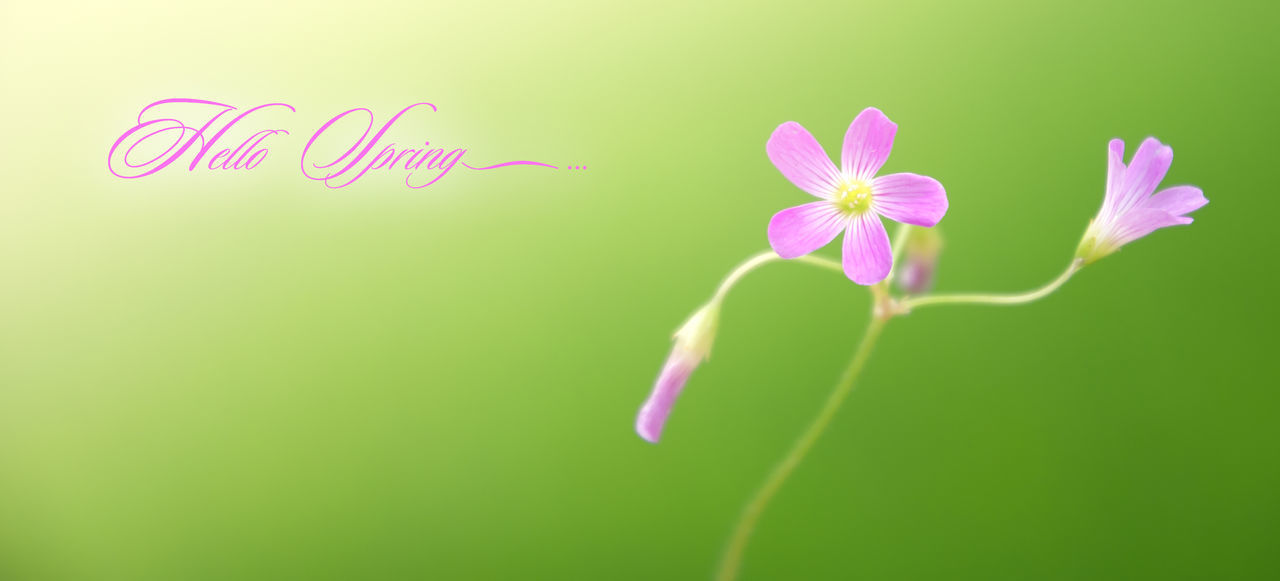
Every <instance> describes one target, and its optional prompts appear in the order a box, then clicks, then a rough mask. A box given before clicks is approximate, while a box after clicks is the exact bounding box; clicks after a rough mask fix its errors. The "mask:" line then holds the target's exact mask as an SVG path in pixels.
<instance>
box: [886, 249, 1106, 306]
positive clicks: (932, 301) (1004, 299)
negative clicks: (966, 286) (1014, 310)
mask: <svg viewBox="0 0 1280 581" xmlns="http://www.w3.org/2000/svg"><path fill="white" fill-rule="evenodd" d="M1083 266H1084V264H1083V261H1082V260H1081V259H1079V258H1077V259H1075V260H1072V261H1071V264H1070V265H1068V266H1067V269H1066V270H1064V271H1062V274H1060V275H1058V278H1055V279H1053V281H1051V282H1049V284H1046V285H1044V286H1042V287H1040V288H1038V289H1035V290H1033V291H1027V292H1025V293H1019V294H1012V295H995V294H977V293H971V294H955V295H929V296H923V297H917V298H914V299H905V300H903V301H901V302H900V303H899V304H898V309H897V310H898V313H899V314H901V313H908V312H911V311H912V310H913V309H918V308H920V307H925V306H929V305H956V304H978V305H1020V304H1023V303H1029V302H1032V301H1036V300H1039V299H1042V298H1044V297H1046V296H1048V295H1049V294H1050V293H1052V292H1053V291H1056V290H1058V288H1059V287H1061V286H1062V285H1064V284H1066V282H1067V281H1068V280H1071V276H1072V275H1074V274H1075V273H1076V272H1077V271H1079V270H1080V268H1082V267H1083Z"/></svg>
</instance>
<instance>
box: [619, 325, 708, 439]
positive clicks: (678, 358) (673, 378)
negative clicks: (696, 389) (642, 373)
mask: <svg viewBox="0 0 1280 581" xmlns="http://www.w3.org/2000/svg"><path fill="white" fill-rule="evenodd" d="M719 322H720V304H719V302H718V301H717V302H712V303H711V304H708V305H706V306H704V307H702V308H701V309H698V311H697V312H696V313H694V314H693V316H692V317H689V320H688V321H685V323H684V325H682V326H681V327H680V329H679V330H678V331H676V334H675V345H673V346H672V348H671V355H668V356H667V362H666V364H664V365H663V366H662V372H661V373H659V374H658V380H657V381H656V382H654V384H653V391H651V392H649V399H647V400H645V402H644V405H643V406H641V407H640V414H639V415H637V416H636V433H637V434H640V437H641V438H644V439H646V440H648V441H650V442H653V443H655V444H656V443H657V442H658V438H660V437H661V436H662V427H663V426H664V425H665V424H666V423H667V416H668V415H669V414H670V413H671V406H673V405H675V403H676V398H677V397H679V395H680V392H681V391H682V390H684V384H685V382H687V381H689V376H690V375H692V374H693V370H694V369H696V368H697V367H698V364H700V363H702V361H703V360H704V359H706V358H707V357H709V356H710V355H711V344H712V343H713V342H714V341H715V338H716V327H717V326H718V324H719Z"/></svg>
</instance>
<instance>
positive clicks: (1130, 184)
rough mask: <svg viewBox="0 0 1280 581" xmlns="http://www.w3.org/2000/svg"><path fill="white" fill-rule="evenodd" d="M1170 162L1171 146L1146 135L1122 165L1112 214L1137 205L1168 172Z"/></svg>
mask: <svg viewBox="0 0 1280 581" xmlns="http://www.w3.org/2000/svg"><path fill="white" fill-rule="evenodd" d="M1171 164H1173V148H1172V147H1169V146H1167V145H1164V144H1162V143H1160V140H1158V139H1156V138H1154V137H1148V138H1146V139H1144V140H1143V141H1142V145H1139V146H1138V151H1135V152H1134V153H1133V159H1132V160H1131V161H1130V162H1129V166H1128V167H1127V168H1125V171H1124V180H1122V181H1121V185H1120V192H1119V194H1120V195H1119V197H1118V198H1117V199H1116V206H1115V214H1114V215H1115V217H1117V218H1119V217H1120V216H1121V215H1122V214H1124V213H1125V212H1127V211H1129V210H1131V209H1133V208H1135V207H1137V206H1138V205H1139V204H1141V203H1142V202H1143V201H1144V200H1146V198H1147V197H1148V196H1150V195H1151V194H1152V193H1154V192H1155V191H1156V188H1157V187H1159V186H1160V180H1163V179H1164V175H1165V174H1166V173H1169V166H1170V165H1171Z"/></svg>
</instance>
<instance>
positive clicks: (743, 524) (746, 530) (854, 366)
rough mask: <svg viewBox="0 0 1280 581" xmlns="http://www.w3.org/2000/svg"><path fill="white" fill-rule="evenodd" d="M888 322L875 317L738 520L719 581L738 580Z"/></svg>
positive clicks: (718, 572) (719, 570) (726, 551)
mask: <svg viewBox="0 0 1280 581" xmlns="http://www.w3.org/2000/svg"><path fill="white" fill-rule="evenodd" d="M886 322H888V319H887V318H884V317H872V319H871V322H870V323H868V324H867V330H866V331H865V332H864V334H863V336H862V342H861V343H859V344H858V348H857V350H856V351H854V353H853V359H851V360H850V361H849V366H848V367H846V368H845V370H844V374H843V375H841V376H840V381H839V382H837V383H836V387H835V389H834V390H832V391H831V395H828V396H827V401H826V403H824V404H823V405H822V410H821V411H819V412H818V416H817V417H815V418H814V419H813V421H812V422H811V423H810V424H809V427H808V428H805V431H804V433H803V434H801V435H800V438H799V439H798V440H796V442H795V443H794V444H792V445H791V451H790V452H787V455H786V456H785V457H783V458H782V461H781V462H779V463H778V465H777V466H775V467H774V468H773V472H770V473H769V477H768V478H766V479H765V481H764V484H763V485H762V486H761V487H760V489H759V490H758V491H756V494H755V496H753V497H752V498H751V500H750V501H749V502H748V503H747V504H746V506H745V507H743V509H742V514H741V516H739V517H738V524H737V526H735V527H734V529H733V535H732V536H730V537H729V546H728V547H727V548H726V549H725V552H724V558H723V559H722V560H721V561H720V567H719V569H718V570H717V573H716V579H717V581H732V580H733V579H736V578H737V577H738V571H739V570H740V568H741V566H742V555H743V552H744V551H745V550H746V548H747V542H748V541H749V540H750V539H751V533H752V532H753V531H755V528H756V522H757V521H759V520H760V515H761V514H763V513H764V510H765V508H767V507H768V506H769V501H771V500H773V497H774V496H775V495H777V494H778V491H779V490H780V489H781V488H782V485H783V484H785V483H786V481H787V478H788V477H790V476H791V473H792V472H794V471H795V469H796V467H797V466H799V465H800V462H801V461H803V460H804V458H805V456H807V455H808V454H809V450H810V449H812V448H813V445H814V444H815V443H816V442H817V441H818V438H820V437H821V436H822V433H823V432H824V431H826V429H827V426H828V425H830V424H831V419H832V418H834V417H835V415H836V411H837V410H839V409H840V404H841V403H843V402H844V400H845V398H846V397H847V396H848V395H849V392H851V391H853V387H854V383H855V381H856V380H857V379H858V375H859V374H861V373H862V368H863V367H865V366H866V364H867V358H868V357H870V355H871V349H872V347H874V346H875V343H876V340H877V339H879V337H880V331H881V330H883V329H884V325H885V323H886Z"/></svg>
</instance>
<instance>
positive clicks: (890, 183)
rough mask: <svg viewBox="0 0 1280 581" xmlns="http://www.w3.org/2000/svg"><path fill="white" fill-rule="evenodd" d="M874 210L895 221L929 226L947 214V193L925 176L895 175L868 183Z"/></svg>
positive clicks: (911, 174) (940, 185)
mask: <svg viewBox="0 0 1280 581" xmlns="http://www.w3.org/2000/svg"><path fill="white" fill-rule="evenodd" d="M871 192H872V196H873V197H872V199H873V200H874V201H875V206H874V207H875V210H876V211H877V212H879V213H880V214H881V215H883V216H884V217H886V218H889V219H890V220H893V221H896V222H903V223H906V224H914V225H916V226H924V227H926V228H927V227H930V226H933V225H934V224H937V223H938V221H939V220H941V219H942V216H944V215H946V213H947V192H946V190H944V189H943V188H942V184H940V183H938V180H935V179H933V178H931V177H928V176H922V175H917V174H913V173H895V174H889V175H887V176H880V177H878V178H876V179H874V180H872V181H871Z"/></svg>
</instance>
